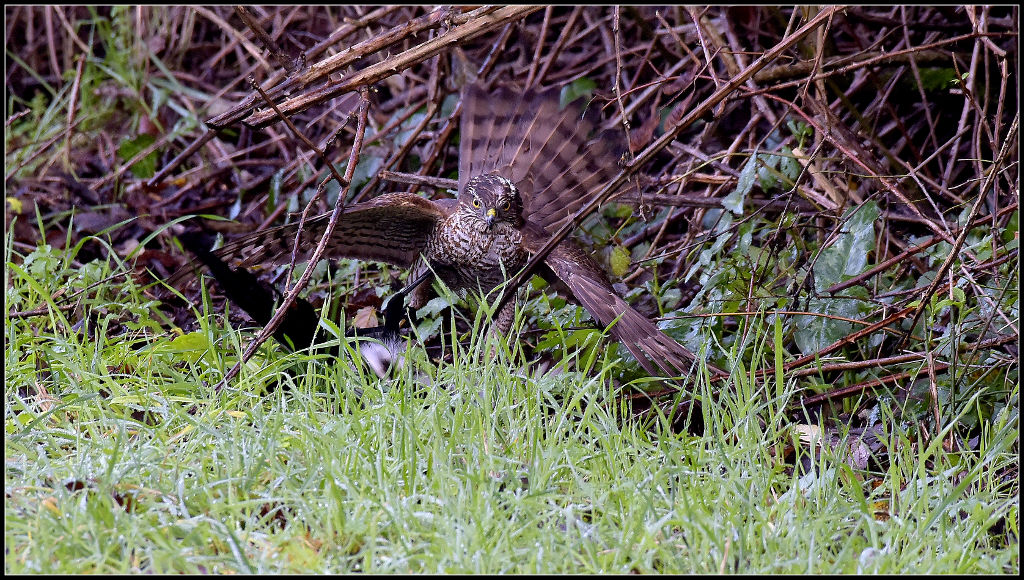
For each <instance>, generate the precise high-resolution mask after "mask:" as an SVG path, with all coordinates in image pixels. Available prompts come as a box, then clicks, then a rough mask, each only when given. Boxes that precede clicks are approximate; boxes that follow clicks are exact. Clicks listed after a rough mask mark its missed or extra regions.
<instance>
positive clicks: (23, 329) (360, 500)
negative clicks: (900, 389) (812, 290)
mask: <svg viewBox="0 0 1024 580" xmlns="http://www.w3.org/2000/svg"><path fill="white" fill-rule="evenodd" d="M9 239H10V238H9V237H8V244H7V248H8V251H7V268H6V270H5V275H6V276H7V280H6V282H7V284H6V287H7V303H8V310H7V311H6V312H7V313H6V314H5V339H6V341H5V368H4V375H5V383H6V387H5V434H6V437H5V441H4V451H5V458H6V462H5V470H4V484H5V494H6V499H5V502H4V512H5V513H4V515H5V546H6V558H5V566H4V567H5V572H8V573H25V572H28V573H33V572H34V573H81V572H87V573H90V572H91V573H120V572H157V573H163V572H185V573H209V572H218V573H225V572H227V573H237V572H253V573H261V572H332V573H341V572H354V571H362V572H377V573H386V572H456V573H459V572H465V573H472V572H487V573H500V572H519V573H558V572H562V573H600V572H610V573H628V572H684V573H686V572H697V573H701V572H704V573H708V572H710V573H717V572H741V573H809V572H814V573H826V572H845V573H858V572H870V573H927V572H940V573H986V572H987V573H1012V572H1014V571H1016V570H1019V555H1018V545H1017V543H1016V538H1017V536H1018V534H1019V525H1018V513H1019V509H1018V506H1019V500H1018V498H1017V496H1016V492H1015V491H1012V492H1011V491H1007V489H1006V488H1005V487H1001V486H1000V485H999V482H998V481H993V479H994V478H995V477H996V476H995V474H996V473H997V472H998V471H1000V470H1002V469H1006V468H1007V467H1008V466H1015V465H1017V463H1018V458H1017V453H1018V446H1019V443H1018V439H1019V423H1018V414H1017V408H1016V405H1015V404H1014V405H1009V406H1007V407H1005V408H1004V409H1003V410H1002V411H1001V412H1000V413H998V414H997V415H996V416H995V417H994V418H992V420H991V422H990V423H989V424H987V425H986V426H985V428H984V430H983V434H982V436H981V442H980V443H979V445H978V448H977V450H976V451H973V452H966V451H962V452H947V451H945V450H943V448H942V447H941V445H940V443H939V442H941V439H935V440H934V441H936V443H933V444H924V443H917V442H916V441H910V440H908V439H907V437H908V433H910V434H913V433H914V428H913V426H912V425H911V426H907V425H903V424H900V423H899V419H898V418H893V417H895V416H897V415H898V413H897V411H898V409H888V407H887V406H886V405H885V404H882V405H881V408H882V413H883V414H888V413H891V414H892V415H893V416H892V417H887V420H886V421H884V423H885V424H887V425H892V426H893V427H892V429H891V432H886V433H885V434H884V435H883V441H884V442H885V446H886V447H887V448H888V449H889V460H888V461H887V464H886V466H885V467H884V468H880V469H878V470H874V471H873V470H872V468H870V467H869V468H868V469H864V470H857V469H854V468H853V467H851V466H850V464H849V462H848V461H846V459H845V457H843V456H841V455H837V454H832V453H827V452H826V453H822V454H820V456H819V457H818V458H816V459H812V460H811V462H812V463H813V464H814V465H813V468H812V469H810V470H799V469H798V470H796V471H794V470H792V469H790V467H792V465H791V463H792V462H786V461H784V460H783V459H782V458H781V456H782V454H781V453H780V450H782V449H783V448H785V446H787V445H795V446H797V448H798V449H801V450H802V451H800V452H799V453H803V454H804V455H806V453H807V451H806V450H807V447H806V446H805V445H803V444H801V443H800V440H799V436H798V435H797V434H796V433H795V431H794V429H793V426H792V421H791V420H789V419H787V418H786V417H785V416H784V415H783V413H782V411H781V409H784V408H785V406H786V405H787V404H788V403H791V402H792V401H793V400H794V389H795V386H794V383H795V381H786V380H781V381H776V380H775V379H771V380H770V381H769V382H768V383H767V384H759V383H755V382H751V380H750V379H749V375H747V376H746V377H744V380H743V381H739V384H738V385H737V384H736V383H735V382H734V383H731V384H730V386H728V387H727V388H725V389H724V391H723V392H724V394H723V396H722V397H721V399H720V400H719V401H717V402H716V403H715V404H706V405H704V406H703V408H702V413H703V419H704V422H705V425H706V426H707V429H706V431H705V433H704V434H703V435H702V436H693V435H689V434H685V433H683V434H678V433H673V432H671V431H670V430H669V429H667V428H665V427H663V426H662V425H661V424H660V423H658V422H657V421H641V420H636V419H632V418H629V417H627V416H624V415H625V413H624V412H623V410H622V409H621V408H620V406H619V405H618V404H616V403H615V393H614V392H613V390H612V388H611V387H610V379H609V377H610V376H612V375H613V374H614V370H615V369H614V367H615V365H616V364H618V363H617V361H614V360H610V358H609V357H608V356H605V357H599V360H598V361H597V364H596V370H595V372H594V373H592V374H591V375H590V376H585V375H583V374H578V373H573V372H567V373H563V374H560V375H543V376H539V377H538V376H532V375H530V374H528V373H525V372H523V371H521V370H520V368H519V366H518V365H516V364H514V363H511V362H509V359H508V356H507V353H501V356H498V357H467V358H468V359H472V360H471V362H466V363H458V364H452V365H447V364H442V365H439V366H436V367H435V366H432V365H430V364H428V363H426V362H424V360H423V358H424V357H423V354H422V352H417V351H415V350H414V351H413V355H412V360H411V361H410V363H409V364H408V365H407V366H406V368H405V369H404V370H403V371H402V372H401V373H399V374H398V375H397V376H396V377H395V378H394V379H393V380H391V381H386V382H385V381H378V380H376V379H375V378H371V377H368V376H367V374H366V372H365V371H361V370H359V369H353V368H350V367H349V366H347V365H344V364H337V365H335V364H328V363H326V362H325V361H323V360H317V359H313V358H311V357H309V356H306V355H302V354H291V355H285V354H283V352H282V351H281V349H279V348H277V347H276V346H275V345H272V344H268V345H267V346H265V347H264V348H263V350H262V351H261V352H260V354H259V355H258V356H257V357H256V358H255V359H253V361H251V362H250V364H249V365H247V366H246V367H245V368H244V369H243V371H242V373H241V374H240V376H239V377H238V378H237V379H236V380H235V381H234V382H233V383H232V384H231V385H230V387H229V388H227V389H225V390H223V391H221V392H219V393H218V392H215V390H214V388H213V385H215V384H216V383H217V382H218V381H219V379H220V377H221V376H222V375H223V374H224V373H225V372H226V371H227V370H228V369H229V368H230V367H231V365H232V364H233V363H234V361H235V360H237V358H238V356H239V353H240V352H241V349H242V347H243V346H244V344H246V342H247V341H248V340H250V339H251V336H252V333H251V332H243V333H239V332H238V331H237V330H235V329H232V328H229V327H225V326H224V325H223V323H222V322H221V321H222V320H223V318H222V317H220V316H206V315H203V314H202V313H197V314H199V315H200V319H201V320H202V321H203V326H202V328H201V329H200V330H199V331H198V332H197V333H196V334H193V335H188V338H187V339H178V340H177V341H175V339H176V338H177V336H176V335H174V334H168V333H166V332H164V331H162V330H161V326H160V325H159V324H157V320H156V318H157V317H158V315H157V314H156V312H157V311H156V309H155V303H154V302H152V301H151V300H150V299H149V298H147V295H146V294H145V293H144V292H143V290H142V289H141V288H139V287H138V286H137V285H135V284H134V283H133V282H131V281H130V280H129V281H125V280H124V279H123V278H115V279H114V280H112V281H109V282H101V283H99V284H95V282H97V281H102V280H105V279H106V278H107V277H109V276H110V275H111V274H114V273H117V270H111V269H110V268H109V267H107V266H99V265H96V264H90V265H87V266H86V267H84V268H83V267H80V266H76V265H74V264H73V263H72V262H71V258H70V257H69V256H71V255H73V253H70V252H65V253H60V252H47V251H40V252H36V253H34V254H32V257H31V258H30V259H27V260H26V259H24V258H23V257H17V259H15V256H14V255H13V250H11V246H10V242H9ZM44 273H45V274H46V275H43V274H44ZM94 284H95V285H94ZM90 285H91V287H90ZM87 287H88V288H89V289H88V290H87V291H85V292H82V294H80V295H79V298H76V300H78V299H80V300H81V304H80V305H79V306H78V307H77V308H75V309H73V310H69V311H62V310H58V309H56V308H54V306H57V305H59V304H63V303H65V302H66V301H65V300H63V299H58V300H57V301H55V300H54V299H52V298H51V296H52V295H53V294H54V293H55V292H57V291H58V290H59V289H64V292H65V295H72V294H73V293H74V292H76V291H77V290H79V289H82V288H87ZM72 303H73V302H72ZM46 305H50V308H49V311H48V312H47V313H46V314H44V315H40V316H32V317H25V318H22V317H18V318H11V317H10V312H11V311H26V310H33V309H36V308H39V307H44V306H46ZM81 320H86V321H88V322H87V323H85V324H84V326H82V325H78V326H76V324H77V323H78V322H79V321H81ZM751 324H753V325H755V327H754V328H752V329H751V330H750V333H749V336H761V337H770V336H772V335H773V332H772V329H771V326H770V325H768V324H766V323H764V322H763V321H754V322H752V323H751ZM758 325H759V326H758ZM472 348H474V349H476V350H477V351H479V350H480V349H481V348H484V349H486V348H487V346H486V345H479V346H477V345H475V346H473V347H472ZM765 350H768V351H770V350H771V349H765ZM757 352H759V353H760V352H761V349H757ZM764 356H765V358H766V360H762V361H760V365H761V366H772V365H773V364H774V362H773V361H772V360H771V358H770V357H771V356H772V355H771V354H770V353H769V354H767V355H764ZM513 360H514V357H513ZM286 369H291V370H292V371H293V372H294V376H295V378H291V377H289V376H287V375H286V374H284V371H285V370H286ZM424 377H429V380H425V378H424ZM274 379H281V382H282V388H278V389H276V390H274V391H273V392H271V393H269V394H266V393H265V392H264V388H265V386H266V385H267V384H268V383H269V382H271V381H273V380H274ZM695 388H696V389H698V391H700V390H702V389H705V388H706V386H702V385H701V384H700V382H699V381H698V385H697V386H696V387H695ZM357 389H361V390H362V395H361V396H357V394H356V393H357ZM43 390H45V393H46V394H45V395H41V394H40V393H42V392H43ZM1009 399H1010V400H1011V401H1013V402H1016V400H1017V392H1016V387H1015V390H1014V392H1013V393H1012V394H1011V395H1010V397H1009ZM970 404H971V403H970V401H967V402H965V403H964V409H966V408H968V407H969V406H970ZM951 412H952V413H953V416H956V415H957V414H958V413H959V412H960V410H951ZM993 526H996V527H995V528H993ZM999 526H1001V527H999Z"/></svg>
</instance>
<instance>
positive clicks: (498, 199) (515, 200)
mask: <svg viewBox="0 0 1024 580" xmlns="http://www.w3.org/2000/svg"><path fill="white" fill-rule="evenodd" d="M459 205H460V206H461V209H462V211H463V212H464V214H465V215H466V216H467V217H471V219H473V220H474V221H479V222H480V224H481V225H482V226H484V227H485V228H486V229H487V230H492V229H494V227H495V226H496V225H498V224H502V223H505V224H509V225H511V226H512V227H514V228H517V229H518V228H520V227H522V225H523V198H522V197H521V196H520V195H519V190H518V189H517V188H516V186H515V184H513V183H512V182H511V181H509V180H508V179H505V178H504V177H501V176H500V175H496V174H494V173H488V174H486V175H480V176H477V177H474V178H472V179H470V180H469V182H468V183H466V189H465V191H462V192H461V193H459Z"/></svg>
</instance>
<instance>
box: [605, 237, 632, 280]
mask: <svg viewBox="0 0 1024 580" xmlns="http://www.w3.org/2000/svg"><path fill="white" fill-rule="evenodd" d="M629 262H630V260H629V252H628V251H627V250H626V248H623V247H622V246H619V245H616V246H615V247H613V248H612V251H611V255H610V256H608V263H609V264H610V265H611V267H612V274H615V276H617V277H621V276H623V275H625V274H626V271H627V270H629Z"/></svg>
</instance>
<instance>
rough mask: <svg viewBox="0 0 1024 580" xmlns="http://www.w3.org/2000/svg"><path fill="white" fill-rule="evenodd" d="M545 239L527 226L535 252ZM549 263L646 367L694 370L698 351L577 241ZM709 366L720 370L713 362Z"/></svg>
mask: <svg viewBox="0 0 1024 580" xmlns="http://www.w3.org/2000/svg"><path fill="white" fill-rule="evenodd" d="M544 240H545V236H544V234H542V233H541V232H539V231H537V230H536V229H534V228H530V227H527V228H526V229H524V232H523V243H524V245H525V246H526V247H527V249H528V250H530V251H531V252H535V251H537V250H538V249H540V247H541V246H542V245H543V244H544ZM545 265H547V266H548V268H550V269H551V271H552V272H553V273H554V274H555V276H557V277H558V279H560V280H561V281H562V282H564V283H565V284H566V285H567V286H568V287H569V290H570V291H571V292H572V294H573V296H575V297H576V299H577V300H578V301H579V302H580V304H582V305H583V307H584V308H586V309H587V312H589V313H590V315H591V316H593V317H594V318H595V319H597V321H598V322H600V323H601V324H603V325H606V326H607V325H609V324H611V325H612V326H611V329H610V331H611V333H612V336H614V337H615V338H617V339H618V340H619V341H620V342H622V344H623V345H624V346H625V347H626V348H627V349H628V350H629V352H631V353H632V354H633V356H634V357H636V360H637V361H639V363H640V365H641V366H643V367H644V370H646V371H647V372H648V373H650V374H652V375H656V374H658V370H659V369H660V370H661V372H662V373H664V374H666V375H668V376H685V375H688V374H690V371H691V370H692V369H693V368H694V361H695V359H696V357H695V356H694V354H693V353H692V352H690V351H689V350H688V349H687V348H686V347H684V346H683V345H681V344H679V343H678V342H676V341H675V340H673V339H672V338H671V337H669V336H668V335H666V334H665V333H664V332H662V331H661V330H659V329H658V327H657V326H655V325H654V323H653V322H651V321H650V320H649V319H648V318H647V317H646V316H644V315H643V314H640V313H639V312H637V311H636V310H634V309H633V307H632V306H630V305H629V303H628V302H626V301H625V300H623V299H622V298H620V297H619V296H618V295H617V294H616V293H615V290H614V289H612V285H611V282H609V281H608V277H607V276H605V274H604V272H603V271H602V270H601V268H600V266H598V265H597V264H596V263H595V262H594V260H593V259H591V257H590V256H588V255H587V254H586V252H584V251H583V250H581V249H580V248H579V247H578V246H576V244H575V243H573V242H572V241H570V240H563V241H562V242H561V243H560V244H558V245H557V246H555V248H554V249H553V250H552V251H551V253H550V254H548V256H547V258H546V259H545ZM613 322H614V324H612V323H613ZM708 368H709V369H711V370H712V372H720V371H719V369H718V368H716V367H714V366H712V365H710V364H709V365H708Z"/></svg>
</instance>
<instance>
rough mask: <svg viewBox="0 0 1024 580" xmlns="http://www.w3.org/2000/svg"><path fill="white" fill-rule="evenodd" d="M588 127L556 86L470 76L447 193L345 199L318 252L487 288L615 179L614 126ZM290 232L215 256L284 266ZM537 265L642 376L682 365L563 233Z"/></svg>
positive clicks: (427, 289) (312, 228)
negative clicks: (474, 80)
mask: <svg viewBox="0 0 1024 580" xmlns="http://www.w3.org/2000/svg"><path fill="white" fill-rule="evenodd" d="M594 130H595V127H594V124H593V123H592V122H591V121H589V120H587V119H585V118H584V117H583V115H582V107H581V106H580V105H578V104H569V105H568V106H566V107H564V108H563V107H560V106H559V100H558V92H557V91H556V90H548V91H544V92H536V91H532V90H529V91H515V90H512V89H508V88H499V89H497V90H494V91H492V92H488V91H486V90H485V89H483V88H482V87H481V86H480V85H477V84H471V85H469V86H468V87H467V88H466V89H465V91H464V93H463V100H462V114H461V118H460V131H461V137H460V144H459V168H458V169H459V180H458V182H459V186H458V193H457V197H456V198H454V199H439V200H429V199H426V198H424V197H420V196H418V195H416V194H413V193H390V194H382V195H379V196H377V197H376V198H374V199H373V200H371V201H368V202H364V203H358V204H354V205H351V206H348V207H346V208H345V209H344V210H343V213H342V214H341V216H340V218H339V219H338V222H337V226H336V228H335V230H334V232H333V233H332V235H331V238H330V240H329V242H328V245H327V249H326V252H325V257H329V258H351V259H361V260H370V261H377V262H386V263H389V264H393V265H396V266H400V267H404V268H414V272H416V276H418V277H422V274H423V273H424V272H429V271H432V272H433V273H434V275H435V276H436V277H437V278H439V279H440V280H441V281H442V282H443V283H444V284H445V285H447V286H448V287H449V288H450V289H452V290H454V291H457V292H460V293H463V294H465V293H467V292H473V291H480V292H482V293H483V294H487V293H488V292H490V291H492V290H494V289H495V288H496V287H499V286H501V285H502V283H503V282H504V281H505V280H507V279H508V278H510V277H511V276H513V275H514V274H515V273H516V272H517V271H518V270H520V269H521V268H522V267H523V266H524V265H525V264H526V262H527V260H528V258H529V257H530V256H531V254H533V253H535V252H537V251H538V250H539V249H540V248H541V247H542V246H543V245H544V243H545V242H546V241H547V240H548V239H550V238H551V237H552V233H553V232H555V231H557V230H558V228H559V227H560V226H561V225H563V224H564V223H565V222H566V221H567V220H570V219H572V218H573V217H574V215H575V214H576V213H577V212H578V211H579V210H580V208H582V207H583V206H584V205H586V204H587V203H588V202H589V201H590V200H591V199H592V196H593V195H594V194H595V193H596V192H597V191H598V190H599V189H600V188H601V187H602V186H603V185H604V184H606V183H607V182H609V181H611V180H612V179H614V178H615V177H616V176H617V174H618V172H619V169H618V159H619V157H620V154H621V153H622V152H624V151H625V146H624V145H623V144H622V143H621V141H622V140H621V138H616V137H615V134H614V133H613V132H605V133H604V134H600V135H597V136H593V135H592V133H594ZM329 217H330V216H329V214H324V215H321V216H317V217H315V218H311V219H309V220H306V222H305V223H304V225H303V228H302V232H301V238H300V239H299V240H298V249H297V252H296V253H297V259H298V260H299V261H303V260H308V258H309V256H310V254H311V253H312V251H313V249H314V248H315V247H316V245H317V242H318V240H320V239H321V238H322V236H323V234H324V233H325V229H326V227H327V224H328V220H329ZM297 233H299V224H298V223H290V224H286V225H283V226H280V227H276V228H272V229H268V230H264V231H261V232H257V233H254V234H250V235H247V236H245V237H242V238H239V239H237V240H234V241H233V242H231V243H229V244H227V245H225V246H224V247H223V248H221V249H219V250H217V251H216V255H217V256H218V257H220V258H222V259H225V260H235V261H236V263H238V264H239V265H241V266H254V265H272V264H287V263H288V262H289V261H290V260H291V256H292V249H293V246H294V245H295V244H296V234H297ZM538 273H539V274H541V275H542V276H543V277H544V278H546V279H547V280H549V281H560V282H562V283H563V284H562V285H560V286H563V287H565V288H568V291H569V293H570V294H571V295H572V296H571V297H572V298H575V299H576V300H577V301H578V302H579V303H580V304H582V305H583V307H584V308H585V309H586V310H587V311H588V312H589V313H590V314H591V315H592V316H593V317H594V318H595V319H596V320H597V321H598V322H599V323H600V324H602V325H605V326H608V325H611V326H610V332H611V334H612V335H613V336H614V337H615V338H617V339H618V340H620V341H621V342H622V343H623V344H624V345H625V347H626V348H627V349H628V350H629V351H630V352H631V353H632V354H633V356H634V357H636V359H637V361H639V363H640V364H641V366H643V367H644V369H645V370H646V371H647V372H648V373H650V374H652V375H657V374H663V375H664V376H682V375H686V374H688V373H689V370H690V368H691V366H692V364H693V362H694V358H695V357H694V355H693V353H691V352H690V351H689V350H687V349H686V348H684V347H683V346H682V345H680V344H679V343H678V342H676V341H675V340H673V339H672V338H670V337H669V336H667V335H666V334H665V333H663V332H662V331H661V330H659V329H658V327H657V326H656V325H655V324H654V323H653V322H651V321H650V320H649V319H647V317H645V316H644V315H642V314H640V313H639V312H637V311H636V310H634V309H633V308H632V307H631V306H630V305H629V304H628V303H627V302H626V301H625V300H623V299H622V298H620V297H619V296H618V295H617V294H616V293H615V291H614V290H613V288H612V285H611V283H610V282H609V280H608V278H607V276H606V275H605V273H604V271H603V270H602V269H601V267H600V266H598V265H597V263H595V262H594V260H593V259H592V258H591V257H590V256H589V255H588V254H587V253H586V252H584V251H583V250H582V249H581V248H580V247H579V246H578V245H576V243H575V242H573V241H572V240H571V239H568V238H567V239H564V240H562V242H560V243H559V244H558V245H557V246H555V248H554V249H553V250H552V251H551V252H550V253H549V254H548V256H547V257H546V259H545V260H544V262H543V264H542V266H541V267H540V269H539V272H538ZM506 291H515V289H507V290H506ZM431 292H434V289H433V288H432V286H431V285H430V284H422V285H420V286H419V287H418V288H417V289H416V291H415V292H413V293H412V297H411V300H410V302H411V306H412V307H414V308H418V307H419V306H422V305H423V304H425V302H426V301H427V300H428V299H429V298H430V297H431ZM514 308H515V301H514V300H509V301H508V302H507V303H506V305H505V307H503V308H502V309H501V311H499V312H498V313H497V315H496V318H495V321H494V322H493V326H492V331H495V330H496V331H497V332H499V333H501V334H507V333H508V331H509V329H510V327H511V324H512V320H513V314H514ZM711 368H713V367H711ZM715 370H717V369H715ZM659 371H660V372H659Z"/></svg>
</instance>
